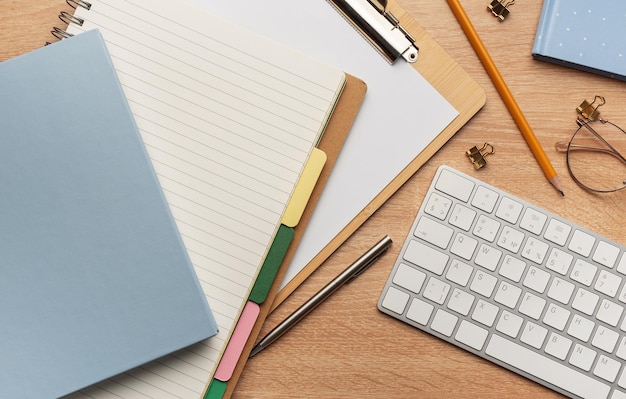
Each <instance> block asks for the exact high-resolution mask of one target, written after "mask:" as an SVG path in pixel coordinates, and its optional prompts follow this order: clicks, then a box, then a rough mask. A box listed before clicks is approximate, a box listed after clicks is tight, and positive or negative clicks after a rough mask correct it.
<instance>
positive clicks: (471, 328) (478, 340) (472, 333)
mask: <svg viewBox="0 0 626 399" xmlns="http://www.w3.org/2000/svg"><path fill="white" fill-rule="evenodd" d="M488 334H489V333H488V332H487V330H485V329H484V328H482V327H478V326H477V325H475V324H472V323H470V322H468V321H467V320H463V321H461V324H460V325H459V329H458V330H457V332H456V335H455V336H454V339H456V340H457V341H459V342H461V343H464V344H465V345H467V346H469V347H471V348H474V349H476V350H478V351H479V350H481V349H482V348H483V345H485V340H486V339H487V335H488Z"/></svg>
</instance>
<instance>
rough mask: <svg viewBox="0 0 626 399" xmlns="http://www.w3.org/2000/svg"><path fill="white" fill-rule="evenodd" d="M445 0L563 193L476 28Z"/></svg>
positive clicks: (454, 0)
mask: <svg viewBox="0 0 626 399" xmlns="http://www.w3.org/2000/svg"><path fill="white" fill-rule="evenodd" d="M447 1H448V5H449V6H450V8H451V9H452V12H453V13H454V16H455V17H456V19H457V20H458V21H459V24H460V25H461V28H462V29H463V32H465V35H466V36H467V38H468V39H469V41H470V43H471V44H472V47H473V48H474V51H475V52H476V55H478V58H479V59H480V62H481V63H482V64H483V66H484V67H485V69H486V70H487V74H488V75H489V77H490V78H491V81H492V82H493V84H494V86H495V87H496V90H497V91H498V93H499V94H500V97H502V101H504V104H505V105H506V108H507V109H508V110H509V113H510V114H511V116H512V117H513V120H514V121H515V123H516V124H517V127H518V128H519V130H520V131H521V132H522V136H524V139H525V140H526V143H527V144H528V147H529V148H530V150H531V151H532V153H533V155H534V156H535V159H536V160H537V162H538V163H539V166H540V167H541V170H542V171H543V174H544V175H546V178H547V179H548V181H549V182H550V183H551V184H552V185H553V186H554V187H555V188H556V189H557V190H558V191H559V192H560V193H561V195H564V194H563V190H562V189H561V184H560V182H559V177H558V176H557V174H556V171H555V170H554V167H553V166H552V164H551V163H550V160H549V159H548V156H547V155H546V153H545V152H544V150H543V148H542V147H541V144H539V141H538V140H537V137H536V136H535V133H533V131H532V129H531V128H530V125H529V124H528V121H527V120H526V117H525V116H524V114H523V113H522V110H521V109H520V107H519V105H517V102H516V101H515V98H513V94H511V90H509V87H508V86H507V85H506V83H505V82H504V79H503V78H502V75H500V71H498V68H496V64H494V62H493V60H492V59H491V56H490V55H489V53H488V52H487V49H486V48H485V45H484V44H483V42H482V40H480V37H479V36H478V33H477V32H476V29H474V26H473V25H472V22H471V21H470V20H469V17H468V16H467V14H466V13H465V10H464V9H463V7H462V6H461V3H459V1H458V0H447Z"/></svg>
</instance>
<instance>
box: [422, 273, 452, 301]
mask: <svg viewBox="0 0 626 399" xmlns="http://www.w3.org/2000/svg"><path fill="white" fill-rule="evenodd" d="M448 292H450V284H447V283H444V282H443V281H441V280H438V279H436V278H434V277H431V278H429V279H428V284H426V288H425V289H424V298H426V299H430V300H431V301H433V302H435V303H438V304H440V305H441V304H443V303H444V302H445V301H446V298H447V297H448Z"/></svg>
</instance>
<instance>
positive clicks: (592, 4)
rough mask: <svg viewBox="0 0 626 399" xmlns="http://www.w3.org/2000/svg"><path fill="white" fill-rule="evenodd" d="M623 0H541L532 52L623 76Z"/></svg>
mask: <svg viewBox="0 0 626 399" xmlns="http://www.w3.org/2000/svg"><path fill="white" fill-rule="evenodd" d="M625 37H626V1H624V0H602V1H588V0H544V2H543V7H542V9H541V16H540V18H539V25H538V26H537V33H536V36H535V42H534V44H533V48H532V55H533V57H534V58H535V59H538V60H542V61H547V62H552V63H555V64H559V65H565V66H568V67H571V68H576V69H580V70H583V71H587V72H592V73H596V74H600V75H604V76H608V77H611V78H615V79H619V80H626V40H624V38H625Z"/></svg>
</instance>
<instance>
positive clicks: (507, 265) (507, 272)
mask: <svg viewBox="0 0 626 399" xmlns="http://www.w3.org/2000/svg"><path fill="white" fill-rule="evenodd" d="M525 270H526V262H524V261H522V260H519V259H517V258H514V257H512V256H511V255H506V256H505V257H504V261H502V265H501V266H500V271H499V273H500V275H501V276H503V277H506V278H508V279H510V280H512V281H515V282H516V283H519V281H520V279H521V278H522V275H523V274H524V271H525ZM625 298H626V296H625Z"/></svg>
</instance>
